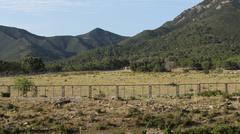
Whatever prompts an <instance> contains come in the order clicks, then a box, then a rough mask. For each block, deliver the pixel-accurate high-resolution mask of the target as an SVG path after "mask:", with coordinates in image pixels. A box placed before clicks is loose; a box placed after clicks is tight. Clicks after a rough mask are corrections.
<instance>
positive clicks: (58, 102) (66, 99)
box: [54, 98, 71, 108]
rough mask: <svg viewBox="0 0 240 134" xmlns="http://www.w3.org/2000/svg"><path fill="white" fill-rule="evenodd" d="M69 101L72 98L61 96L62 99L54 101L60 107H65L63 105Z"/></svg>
mask: <svg viewBox="0 0 240 134" xmlns="http://www.w3.org/2000/svg"><path fill="white" fill-rule="evenodd" d="M68 103H71V100H70V99H68V98H61V99H59V100H57V101H56V102H54V106H55V107H58V108H61V107H63V105H65V104H68Z"/></svg>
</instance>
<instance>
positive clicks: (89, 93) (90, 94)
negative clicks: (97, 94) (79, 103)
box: [88, 86, 92, 99]
mask: <svg viewBox="0 0 240 134" xmlns="http://www.w3.org/2000/svg"><path fill="white" fill-rule="evenodd" d="M88 97H89V99H92V86H89V87H88Z"/></svg>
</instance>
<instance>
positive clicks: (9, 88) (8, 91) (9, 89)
mask: <svg viewBox="0 0 240 134" xmlns="http://www.w3.org/2000/svg"><path fill="white" fill-rule="evenodd" d="M7 93H9V94H10V96H11V86H8V87H7Z"/></svg>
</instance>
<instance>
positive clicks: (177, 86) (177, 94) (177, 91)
mask: <svg viewBox="0 0 240 134" xmlns="http://www.w3.org/2000/svg"><path fill="white" fill-rule="evenodd" d="M179 87H180V86H179V85H176V96H177V97H179V96H180V94H179V93H180V91H179V90H180V88H179Z"/></svg>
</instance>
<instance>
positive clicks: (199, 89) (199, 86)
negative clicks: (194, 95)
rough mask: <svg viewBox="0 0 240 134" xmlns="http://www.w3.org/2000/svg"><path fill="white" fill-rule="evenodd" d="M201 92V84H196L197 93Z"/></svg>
mask: <svg viewBox="0 0 240 134" xmlns="http://www.w3.org/2000/svg"><path fill="white" fill-rule="evenodd" d="M200 93H201V84H198V94H200Z"/></svg>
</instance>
